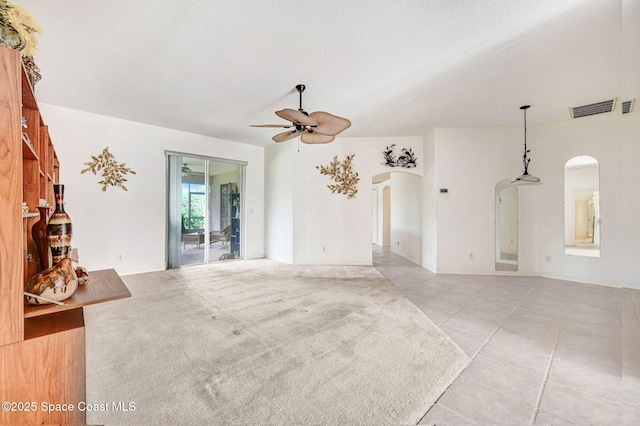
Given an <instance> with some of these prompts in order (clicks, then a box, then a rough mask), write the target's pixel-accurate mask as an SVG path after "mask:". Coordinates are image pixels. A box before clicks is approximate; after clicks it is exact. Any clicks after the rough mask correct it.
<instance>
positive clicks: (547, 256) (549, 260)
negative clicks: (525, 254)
mask: <svg viewBox="0 0 640 426" xmlns="http://www.w3.org/2000/svg"><path fill="white" fill-rule="evenodd" d="M544 261H545V262H546V263H551V256H549V255H548V254H545V255H544Z"/></svg>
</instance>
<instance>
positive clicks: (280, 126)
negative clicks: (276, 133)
mask: <svg viewBox="0 0 640 426" xmlns="http://www.w3.org/2000/svg"><path fill="white" fill-rule="evenodd" d="M249 127H269V128H274V129H288V128H289V127H295V126H294V125H293V124H249Z"/></svg>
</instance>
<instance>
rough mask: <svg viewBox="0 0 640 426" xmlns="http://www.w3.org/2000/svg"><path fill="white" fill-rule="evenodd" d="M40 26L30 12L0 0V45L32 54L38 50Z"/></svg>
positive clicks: (23, 53)
mask: <svg viewBox="0 0 640 426" xmlns="http://www.w3.org/2000/svg"><path fill="white" fill-rule="evenodd" d="M41 33H42V28H41V27H40V24H38V21H37V20H36V18H34V17H33V15H32V14H31V12H29V11H28V10H26V9H25V8H23V7H21V6H18V5H17V4H13V3H11V2H10V1H7V0H0V46H5V47H9V48H12V49H16V50H21V51H22V52H21V53H22V56H25V57H28V56H33V55H34V54H35V53H36V52H37V50H38V34H41Z"/></svg>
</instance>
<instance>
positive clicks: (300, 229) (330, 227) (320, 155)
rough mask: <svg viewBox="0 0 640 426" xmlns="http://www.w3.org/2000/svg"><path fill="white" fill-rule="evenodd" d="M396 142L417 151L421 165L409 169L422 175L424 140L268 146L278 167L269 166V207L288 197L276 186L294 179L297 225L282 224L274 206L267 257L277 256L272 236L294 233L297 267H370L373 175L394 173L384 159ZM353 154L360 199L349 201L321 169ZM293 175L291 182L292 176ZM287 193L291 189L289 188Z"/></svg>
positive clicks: (343, 140) (269, 158)
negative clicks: (274, 184)
mask: <svg viewBox="0 0 640 426" xmlns="http://www.w3.org/2000/svg"><path fill="white" fill-rule="evenodd" d="M393 143H396V144H397V147H396V148H397V151H398V152H399V150H400V149H401V148H404V147H406V148H412V149H413V151H414V152H415V154H416V157H417V158H418V167H416V168H413V169H403V170H406V171H407V172H408V173H413V174H417V175H420V176H421V175H422V173H423V156H422V138H421V137H400V138H337V139H336V140H335V141H334V142H332V143H329V144H326V145H306V144H303V143H300V144H298V141H297V140H295V139H294V140H290V141H287V142H283V143H281V144H279V146H278V147H270V148H267V149H266V152H267V154H266V159H267V162H268V163H273V164H278V165H277V166H274V165H271V164H269V165H267V170H268V173H267V176H266V180H267V187H268V188H269V189H268V193H267V195H266V203H267V205H268V206H269V205H270V204H271V203H277V202H279V201H278V200H280V199H281V198H280V197H287V195H286V194H281V193H279V191H277V190H272V189H271V183H270V182H286V181H287V180H288V181H290V182H292V185H293V187H292V189H293V196H292V200H293V201H292V202H293V214H292V218H291V221H288V219H287V218H285V219H283V220H276V219H275V218H274V215H278V214H279V213H278V212H277V211H276V210H273V211H272V208H271V207H269V209H270V211H269V214H268V216H267V223H268V225H267V228H268V235H269V237H268V241H269V242H268V250H267V255H268V256H269V257H272V258H277V257H275V255H273V254H272V253H273V251H272V249H273V247H272V241H271V240H272V236H274V235H279V234H283V235H287V234H288V233H292V235H293V256H292V259H291V261H292V262H293V263H300V264H313V263H320V264H353V265H370V264H371V262H372V255H371V238H372V231H371V229H372V228H371V222H370V220H371V219H370V218H371V188H372V177H373V176H374V175H376V174H379V173H384V172H389V171H393V170H394V168H390V167H387V166H384V165H383V163H384V158H383V156H382V151H383V150H384V148H385V147H386V146H388V145H391V144H393ZM286 147H288V149H287V148H286ZM298 147H299V151H298ZM351 154H355V157H354V159H353V169H354V170H355V171H356V172H358V174H359V177H360V183H359V185H358V194H357V195H356V198H355V199H350V200H348V199H347V197H346V196H344V195H341V194H337V193H336V194H332V193H331V191H330V190H329V189H328V188H327V185H329V184H331V183H332V182H331V181H330V179H329V176H323V175H321V174H320V172H319V171H318V170H317V169H316V166H318V165H328V164H329V163H330V162H331V161H332V160H333V157H334V156H335V155H337V156H338V159H339V160H341V161H342V160H344V158H345V156H346V155H351ZM289 173H290V176H291V177H290V178H288V177H287V174H289ZM283 186H286V184H283ZM286 191H288V188H285V189H284V192H286ZM291 229H292V231H291Z"/></svg>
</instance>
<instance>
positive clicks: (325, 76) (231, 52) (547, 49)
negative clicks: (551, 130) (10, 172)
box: [14, 0, 640, 146]
mask: <svg viewBox="0 0 640 426" xmlns="http://www.w3.org/2000/svg"><path fill="white" fill-rule="evenodd" d="M14 1H15V2H16V3H18V4H20V5H22V6H24V7H25V8H27V9H28V10H29V11H31V12H32V13H33V14H34V15H35V17H36V18H37V19H38V21H39V22H40V24H41V26H42V27H43V29H44V33H43V34H42V35H41V36H40V52H39V53H38V54H37V55H36V57H35V60H36V63H37V64H38V65H39V66H40V68H41V69H42V75H43V79H42V81H41V82H40V83H38V85H37V87H36V94H37V96H38V99H39V101H40V102H45V103H49V104H53V105H59V106H63V107H67V108H72V109H78V110H83V111H89V112H94V113H97V114H103V115H107V116H112V117H118V118H123V119H127V120H132V121H138V122H142V123H148V124H153V125H158V126H163V127H169V128H173V129H178V130H183V131H187V132H193V133H198V134H203V135H209V136H213V137H219V138H224V139H228V140H234V141H240V142H246V143H251V144H255V145H260V146H268V145H271V144H274V142H272V141H271V136H273V135H274V134H275V133H278V132H279V130H278V129H260V128H250V127H249V124H265V123H280V122H283V121H282V120H281V119H279V118H278V117H276V116H275V114H274V113H273V112H274V111H275V110H277V109H281V108H294V109H295V108H298V95H297V93H296V92H295V89H294V86H295V85H296V84H299V83H302V84H305V85H306V86H307V89H306V92H305V93H304V97H303V106H304V109H305V110H306V111H308V112H312V111H317V110H323V111H327V112H331V113H333V114H336V115H339V116H343V117H346V118H349V119H350V120H351V121H352V123H353V124H352V126H351V128H349V129H348V130H346V131H345V132H343V133H342V135H343V136H362V137H365V136H409V135H422V134H424V133H425V131H426V130H427V129H429V128H432V127H443V126H446V127H458V126H465V127H466V126H521V125H522V112H521V111H520V109H519V107H520V106H521V105H524V104H531V105H532V108H531V109H530V110H529V111H528V113H527V120H528V123H530V124H532V125H535V124H540V123H550V122H557V121H562V120H568V119H569V107H571V106H579V105H583V104H588V103H592V102H597V101H601V100H604V99H610V98H612V97H618V103H619V102H621V101H624V100H628V99H630V98H634V97H640V29H639V27H640V2H639V1H637V0H533V1H532V0H483V1H479V0H478V1H473V0H429V1H427V0H358V1H356V0H323V1H313V2H312V1H302V0H264V1H257V0H254V1H245V0H200V1H197V0H191V1H189V0H182V1H176V0H110V1H100V2H98V1H81V0H56V1H43V0H14ZM636 105H638V104H637V103H636ZM636 112H637V111H636ZM616 113H619V109H618V110H617V111H616ZM45 118H46V117H45Z"/></svg>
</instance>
